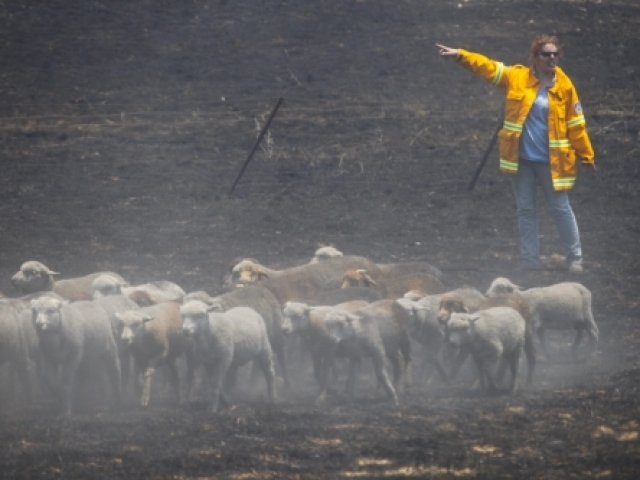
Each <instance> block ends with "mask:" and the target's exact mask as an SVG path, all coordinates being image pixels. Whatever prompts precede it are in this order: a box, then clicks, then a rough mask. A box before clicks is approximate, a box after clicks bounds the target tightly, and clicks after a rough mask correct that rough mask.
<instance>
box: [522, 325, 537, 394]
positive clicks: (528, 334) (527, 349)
mask: <svg viewBox="0 0 640 480" xmlns="http://www.w3.org/2000/svg"><path fill="white" fill-rule="evenodd" d="M524 354H525V356H526V357H527V385H531V383H532V382H533V373H534V371H535V369H536V348H535V346H534V344H533V332H532V331H531V328H530V327H529V326H527V329H526V331H525V334H524Z"/></svg>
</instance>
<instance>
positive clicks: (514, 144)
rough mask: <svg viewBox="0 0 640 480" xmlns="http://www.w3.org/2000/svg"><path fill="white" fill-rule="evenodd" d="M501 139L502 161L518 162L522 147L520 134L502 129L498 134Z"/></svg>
mask: <svg viewBox="0 0 640 480" xmlns="http://www.w3.org/2000/svg"><path fill="white" fill-rule="evenodd" d="M498 138H499V139H500V160H510V161H513V162H515V161H517V160H518V148H519V145H520V134H519V133H516V132H511V131H509V130H505V129H502V130H500V132H499V133H498Z"/></svg>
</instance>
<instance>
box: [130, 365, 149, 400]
mask: <svg viewBox="0 0 640 480" xmlns="http://www.w3.org/2000/svg"><path fill="white" fill-rule="evenodd" d="M146 369H147V364H146V362H145V363H144V364H141V363H139V362H138V361H136V360H134V362H133V386H134V390H135V394H136V397H137V398H142V381H141V380H142V378H141V377H142V374H143V372H144V371H145V370H146Z"/></svg>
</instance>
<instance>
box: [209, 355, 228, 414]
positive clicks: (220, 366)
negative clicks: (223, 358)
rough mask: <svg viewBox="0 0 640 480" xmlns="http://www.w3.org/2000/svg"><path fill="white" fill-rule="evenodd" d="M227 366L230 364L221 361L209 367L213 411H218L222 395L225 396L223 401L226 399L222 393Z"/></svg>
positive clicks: (210, 404)
mask: <svg viewBox="0 0 640 480" xmlns="http://www.w3.org/2000/svg"><path fill="white" fill-rule="evenodd" d="M227 368H228V365H226V364H224V363H222V362H219V363H217V364H216V365H215V366H213V367H209V368H208V369H207V370H208V372H207V373H208V374H209V378H210V382H209V383H210V387H211V400H210V403H209V412H211V413H216V412H217V411H218V405H219V403H220V397H223V401H225V396H224V394H223V393H222V383H223V381H224V377H225V374H226V373H227Z"/></svg>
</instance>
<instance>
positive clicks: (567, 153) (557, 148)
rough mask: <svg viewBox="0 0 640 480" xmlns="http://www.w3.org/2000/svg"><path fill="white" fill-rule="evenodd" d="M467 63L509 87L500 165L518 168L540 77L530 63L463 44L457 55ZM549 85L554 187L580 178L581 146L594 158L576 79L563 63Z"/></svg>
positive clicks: (585, 154)
mask: <svg viewBox="0 0 640 480" xmlns="http://www.w3.org/2000/svg"><path fill="white" fill-rule="evenodd" d="M456 60H457V61H458V62H459V63H460V64H461V65H462V66H463V67H465V68H467V69H468V70H470V71H472V72H473V73H475V74H476V75H478V76H480V77H482V78H484V79H485V80H486V81H487V82H489V83H491V84H492V85H495V86H498V87H502V88H504V89H505V90H506V92H507V94H506V105H505V111H504V125H503V127H502V130H500V132H499V134H498V135H499V138H500V170H501V171H503V172H506V173H512V174H515V173H517V172H518V151H519V147H520V135H521V134H522V126H523V125H524V121H525V120H526V118H527V115H529V110H530V109H531V106H532V105H533V102H534V100H535V98H536V94H537V92H538V88H539V84H540V82H539V81H538V79H537V78H536V76H535V75H534V74H533V71H532V69H531V68H529V67H525V66H523V65H514V66H512V67H507V66H505V65H504V64H502V63H501V62H496V61H494V60H491V59H489V58H487V57H485V56H484V55H480V54H478V53H472V52H468V51H466V50H463V49H460V50H459V53H458V57H457V59H456ZM555 74H556V80H555V83H554V84H553V86H552V87H551V88H549V94H548V97H549V121H548V128H549V165H550V167H551V178H552V180H553V187H554V189H555V190H568V189H570V188H573V185H574V184H575V181H576V173H577V165H576V152H577V154H578V155H579V156H580V157H581V160H582V162H583V163H594V153H593V148H592V147H591V141H590V140H589V136H588V135H587V129H586V124H585V120H584V115H583V114H582V107H581V106H580V100H579V99H578V94H577V92H576V89H575V87H574V86H573V83H572V82H571V80H570V79H569V77H568V76H567V75H566V74H565V73H564V72H563V71H562V70H561V69H560V68H559V67H556V69H555Z"/></svg>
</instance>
